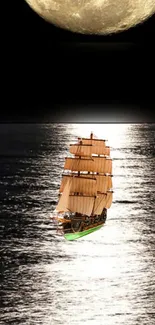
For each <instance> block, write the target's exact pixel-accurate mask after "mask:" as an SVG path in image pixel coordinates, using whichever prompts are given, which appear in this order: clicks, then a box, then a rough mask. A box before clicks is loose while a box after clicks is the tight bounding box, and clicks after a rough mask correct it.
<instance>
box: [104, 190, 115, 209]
mask: <svg viewBox="0 0 155 325" xmlns="http://www.w3.org/2000/svg"><path fill="white" fill-rule="evenodd" d="M112 199H113V192H107V199H106V205H105V208H106V209H109V208H110V207H111V204H112Z"/></svg>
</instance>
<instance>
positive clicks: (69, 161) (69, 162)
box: [64, 158, 93, 171]
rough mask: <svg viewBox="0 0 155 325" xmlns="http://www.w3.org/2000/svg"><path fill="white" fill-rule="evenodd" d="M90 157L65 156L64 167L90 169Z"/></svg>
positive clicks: (78, 169)
mask: <svg viewBox="0 0 155 325" xmlns="http://www.w3.org/2000/svg"><path fill="white" fill-rule="evenodd" d="M92 162H93V161H92V159H89V158H87V159H83V158H82V159H78V158H66V160H65V166H64V169H69V170H72V171H91V169H92Z"/></svg>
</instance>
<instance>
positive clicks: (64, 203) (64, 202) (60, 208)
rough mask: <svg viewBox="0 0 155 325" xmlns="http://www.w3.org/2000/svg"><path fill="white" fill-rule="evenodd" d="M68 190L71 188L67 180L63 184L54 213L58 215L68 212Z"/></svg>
mask: <svg viewBox="0 0 155 325" xmlns="http://www.w3.org/2000/svg"><path fill="white" fill-rule="evenodd" d="M70 188H71V181H70V179H68V180H67V182H66V184H65V188H64V191H63V193H62V195H61V196H60V199H59V202H58V205H57V206H56V209H55V211H56V212H59V213H61V212H62V213H63V212H68V211H69V210H68V202H69V194H70Z"/></svg>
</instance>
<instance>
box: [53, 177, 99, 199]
mask: <svg viewBox="0 0 155 325" xmlns="http://www.w3.org/2000/svg"><path fill="white" fill-rule="evenodd" d="M68 179H70V182H71V187H70V193H77V192H78V193H82V194H86V195H96V194H97V186H96V179H95V178H92V177H91V178H90V177H87V176H85V175H83V177H82V176H75V175H73V176H68V175H65V176H63V178H62V182H61V186H60V190H59V191H60V193H61V192H63V191H64V189H65V185H66V183H67V181H68Z"/></svg>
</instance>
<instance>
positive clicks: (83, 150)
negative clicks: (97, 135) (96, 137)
mask: <svg viewBox="0 0 155 325" xmlns="http://www.w3.org/2000/svg"><path fill="white" fill-rule="evenodd" d="M69 151H70V153H72V154H74V155H76V156H88V157H90V156H91V154H92V146H91V145H79V144H74V145H70V150H69Z"/></svg>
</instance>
